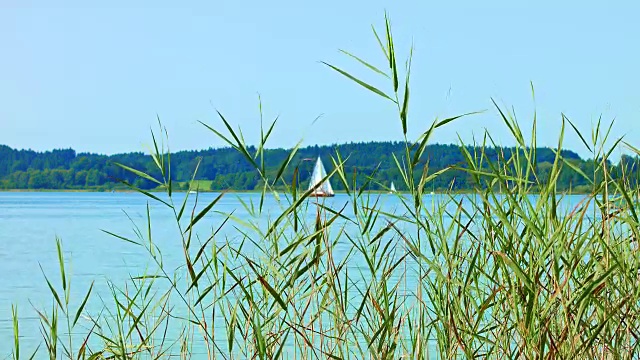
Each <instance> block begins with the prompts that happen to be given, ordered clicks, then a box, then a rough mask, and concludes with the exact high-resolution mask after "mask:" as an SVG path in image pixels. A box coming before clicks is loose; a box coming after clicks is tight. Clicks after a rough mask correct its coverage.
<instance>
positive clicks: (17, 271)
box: [0, 192, 581, 358]
mask: <svg viewBox="0 0 640 360" xmlns="http://www.w3.org/2000/svg"><path fill="white" fill-rule="evenodd" d="M217 195H218V194H214V193H206V194H200V195H199V197H198V205H197V209H196V211H195V213H197V212H198V211H199V209H202V208H203V207H204V206H205V205H206V204H208V203H209V202H211V201H212V200H213V199H214V198H215V197H216V196H217ZM184 196H185V194H176V195H175V198H176V202H178V204H179V203H180V202H181V200H182V198H183V197H184ZM436 197H438V195H436V196H435V197H433V198H434V199H435V198H436ZM163 198H166V197H164V196H163ZM380 198H381V203H380V204H379V205H381V206H382V207H383V209H384V210H385V211H389V212H395V211H397V209H398V208H399V207H400V201H399V198H398V197H397V196H395V195H382V196H381V197H380ZM430 198H431V197H430ZM259 199H260V195H259V194H255V193H252V194H227V195H225V196H224V197H223V198H222V199H221V200H220V201H219V202H218V203H217V204H216V206H215V207H214V211H216V213H214V212H211V213H210V214H209V215H207V216H206V217H204V218H203V219H202V220H201V221H200V222H199V223H198V225H197V227H196V233H197V234H200V235H202V236H205V237H206V236H208V234H211V232H212V229H213V230H215V229H216V228H217V227H218V226H219V225H220V223H221V222H222V221H223V220H224V218H225V216H224V215H223V213H231V212H233V215H234V216H235V217H236V218H237V219H239V220H240V221H251V222H253V223H255V224H256V225H257V226H258V227H261V228H262V229H266V225H267V219H269V218H270V219H271V221H273V220H274V219H275V218H276V217H277V215H279V214H280V212H281V210H282V207H283V206H286V202H284V200H283V199H282V198H280V200H278V199H276V198H275V197H274V196H273V195H269V196H267V197H266V199H265V203H264V205H263V207H264V211H263V215H262V216H259V217H254V216H252V215H251V206H252V205H251V204H253V206H255V207H257V206H258V204H259ZM580 199H581V198H580V197H576V198H574V199H573V200H572V201H571V203H573V204H575V203H577V202H578V201H579V200H580ZM325 201H327V205H329V206H331V207H333V208H338V209H339V208H342V206H343V205H345V204H346V205H347V207H346V208H345V214H346V215H347V216H351V214H352V207H351V205H350V204H349V198H348V197H347V196H346V195H343V194H338V195H337V196H336V197H334V198H331V199H326V200H325ZM243 203H244V204H245V205H247V206H248V208H249V209H247V208H246V207H245V206H244V205H243ZM148 204H149V211H150V214H151V224H152V229H153V230H152V237H153V241H154V243H155V244H157V246H158V247H159V248H160V249H161V250H162V254H163V262H164V264H165V268H168V269H174V268H175V267H177V266H179V265H181V264H183V259H184V258H183V252H182V244H181V241H180V236H179V232H178V230H177V228H176V226H175V221H174V218H173V216H174V214H173V213H172V212H171V211H170V209H168V208H166V207H164V206H162V205H160V204H158V203H157V202H153V201H151V202H149V199H148V198H147V197H145V196H144V195H141V194H137V193H11V192H0V274H2V277H0V344H1V345H0V358H3V357H4V356H6V355H8V354H9V352H10V346H9V345H8V344H12V343H13V332H12V322H11V305H12V304H14V305H17V306H18V312H19V318H20V335H21V346H22V351H21V352H22V354H28V353H30V350H31V351H32V350H33V349H35V347H36V346H38V345H39V344H40V343H41V341H42V336H41V335H40V323H39V320H38V317H37V314H36V312H35V311H34V308H37V309H39V310H45V311H46V310H49V309H51V306H52V296H51V293H50V291H49V289H48V286H47V284H46V282H45V279H44V275H43V272H44V273H45V274H47V276H48V277H49V280H50V281H51V282H52V284H53V285H54V286H55V287H56V288H57V289H59V290H58V291H60V292H61V294H60V295H61V296H62V290H61V285H60V284H61V280H60V276H59V273H60V272H59V263H58V258H57V252H56V243H55V239H56V237H58V238H60V239H61V240H62V245H63V249H64V257H65V262H66V267H67V271H68V274H67V277H68V278H70V279H71V290H70V294H71V296H70V299H71V301H70V307H71V309H72V312H73V314H75V309H76V307H77V306H78V305H79V303H80V302H81V300H82V298H83V296H84V294H85V292H86V291H87V289H88V288H89V286H90V284H91V282H92V281H94V282H95V285H94V292H93V296H92V299H91V300H90V302H89V305H88V306H87V308H86V312H87V313H91V312H98V311H99V310H100V309H101V308H102V303H101V301H100V298H99V296H103V297H106V298H108V297H109V287H108V280H110V281H112V282H113V283H114V284H115V285H116V286H118V287H122V286H123V285H124V284H125V283H126V282H127V279H129V277H130V276H137V275H140V274H143V273H145V272H148V271H153V269H155V268H156V267H155V266H154V264H153V261H151V259H150V257H149V254H148V253H147V252H146V251H145V249H144V248H142V247H139V246H135V245H133V244H130V243H127V242H124V241H121V240H118V239H115V238H114V237H113V236H111V235H108V234H106V233H105V232H103V231H102V230H107V231H109V232H112V233H116V234H119V235H123V236H128V237H132V238H135V233H134V231H133V229H134V227H135V226H138V227H139V228H140V230H141V232H142V233H143V235H144V236H146V232H147V227H146V222H147V205H148ZM194 204H195V196H193V195H192V196H190V200H189V202H188V205H187V207H186V209H187V211H188V213H187V215H190V214H191V209H192V208H193V206H194ZM453 206H454V208H455V204H453ZM452 210H454V209H452ZM314 214H315V210H314V209H313V208H311V207H310V208H309V213H308V214H307V215H308V216H309V217H311V218H312V217H313V216H314ZM219 237H224V238H225V241H229V242H231V243H233V242H239V241H241V240H242V239H241V238H240V235H239V234H238V232H237V231H235V230H234V229H233V227H231V226H229V224H228V226H226V227H225V228H223V230H222V231H221V232H220V236H219ZM349 248H350V245H349V244H348V243H345V244H340V245H339V246H337V248H336V254H335V256H336V257H338V258H339V257H340V256H342V255H344V254H340V251H347V249H349ZM246 251H250V249H247V250H246ZM359 265H362V264H357V263H354V264H352V265H351V264H350V266H354V267H357V266H359ZM40 267H42V271H41V269H40ZM149 269H151V270H149ZM62 325H63V324H61V328H64V326H62ZM79 325H80V326H81V329H86V328H87V327H89V326H90V325H91V323H90V322H89V321H88V320H86V319H84V318H83V319H81V320H80V321H79ZM65 326H66V324H65ZM82 332H83V330H80V331H78V333H79V334H81V333H82ZM39 354H40V356H39V357H37V358H40V357H44V352H43V351H40V353H39Z"/></svg>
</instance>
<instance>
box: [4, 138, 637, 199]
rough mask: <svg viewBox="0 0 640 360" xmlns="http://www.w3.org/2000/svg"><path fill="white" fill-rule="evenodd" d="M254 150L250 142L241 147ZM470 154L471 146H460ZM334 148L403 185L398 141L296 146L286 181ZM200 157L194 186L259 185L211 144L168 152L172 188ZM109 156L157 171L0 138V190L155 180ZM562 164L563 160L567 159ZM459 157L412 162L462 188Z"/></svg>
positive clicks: (571, 170) (439, 186) (354, 174)
mask: <svg viewBox="0 0 640 360" xmlns="http://www.w3.org/2000/svg"><path fill="white" fill-rule="evenodd" d="M248 150H249V153H255V151H256V149H255V148H251V147H249V148H248ZM467 150H468V151H469V152H470V153H473V152H474V151H477V150H478V148H474V147H471V146H467ZM336 151H337V152H339V153H340V154H341V156H342V158H343V159H344V158H347V160H346V162H345V170H346V171H348V172H349V175H350V178H349V181H353V180H354V179H355V184H356V187H359V186H361V185H362V184H366V183H367V181H366V180H367V178H369V177H370V178H372V179H374V181H372V182H369V184H368V187H369V189H371V190H382V189H384V188H385V187H388V186H389V185H390V183H391V182H394V183H395V185H396V188H397V189H398V190H400V191H402V190H403V184H404V181H403V179H402V178H401V175H400V172H399V171H398V169H397V164H396V162H395V160H394V158H393V157H394V155H395V157H396V158H397V159H398V161H399V162H400V163H402V162H403V159H404V158H405V156H404V154H405V145H404V143H402V142H366V143H348V144H340V145H325V146H317V145H315V146H308V147H304V148H300V149H298V151H297V152H296V154H295V156H294V157H293V159H292V161H291V162H290V165H289V166H288V167H287V169H286V171H285V172H284V177H283V178H284V179H285V181H289V182H290V181H291V179H292V176H293V171H294V168H295V167H298V168H299V174H300V175H299V179H300V184H301V186H307V183H308V179H309V177H310V175H311V171H312V168H313V165H314V161H315V159H316V157H318V156H320V157H321V158H322V160H323V163H324V165H325V167H326V169H327V171H328V172H330V171H331V169H332V168H333V162H332V157H335V154H336ZM484 151H485V154H486V157H487V158H486V163H485V164H483V165H482V166H485V167H486V166H492V164H493V166H495V164H497V163H499V162H500V159H504V158H509V157H510V154H511V152H512V151H514V149H513V148H508V147H503V148H489V149H486V148H485V149H484ZM289 153H290V150H288V149H268V150H265V151H264V161H265V167H266V169H267V178H269V175H271V176H272V177H275V175H276V173H277V171H278V169H279V168H280V166H281V164H282V163H283V162H284V161H285V160H286V158H287V156H288V155H289ZM561 155H562V158H563V168H562V171H561V173H560V178H559V179H558V182H557V186H558V188H559V189H558V190H561V191H568V190H571V191H573V192H586V191H589V189H590V187H589V182H588V180H587V179H585V176H582V175H581V174H580V173H579V171H581V172H582V173H583V174H586V175H587V177H590V176H597V173H594V170H593V169H594V162H593V160H590V159H586V160H585V159H581V158H580V156H578V154H576V153H575V152H572V151H569V150H562V151H561ZM555 157H556V154H555V152H554V151H553V150H552V149H550V148H538V149H537V151H536V162H535V163H536V164H537V166H538V169H537V170H538V173H539V174H543V176H544V174H545V171H550V169H551V167H552V166H553V162H554V159H555ZM198 162H200V166H199V168H198V172H197V174H196V177H195V179H196V180H206V181H199V182H197V184H207V188H204V189H203V188H200V189H199V190H202V191H207V190H235V191H247V190H256V189H259V188H260V187H261V186H262V185H263V184H262V183H261V181H260V176H259V175H258V173H257V171H256V170H255V169H254V168H252V166H251V164H250V163H249V162H248V161H247V160H246V159H245V158H244V157H243V156H242V155H241V154H240V153H239V152H238V151H236V150H234V149H232V148H216V149H214V148H210V149H207V150H199V151H179V152H176V153H172V154H171V178H172V180H173V181H175V182H177V183H178V185H179V188H180V189H182V190H187V189H188V188H189V181H190V180H191V178H192V176H193V172H194V170H195V169H196V166H197V164H198ZM116 163H120V164H124V165H126V166H129V167H132V168H134V169H138V170H140V171H143V172H146V173H148V174H150V175H152V176H155V175H158V176H159V174H157V172H158V170H157V167H156V166H155V164H154V162H153V159H152V158H151V156H149V155H146V154H144V153H141V152H132V153H126V154H116V155H110V156H107V155H100V154H92V153H76V152H75V151H74V150H72V149H57V150H52V151H46V152H36V151H33V150H17V149H12V148H10V147H8V146H5V145H0V189H5V190H8V189H52V190H56V189H58V190H60V189H68V190H74V189H75V190H96V191H106V190H111V189H119V188H123V189H124V188H125V187H126V186H125V185H124V184H123V182H127V183H130V184H133V185H134V186H136V187H139V188H141V189H147V190H150V189H154V188H155V187H156V186H157V184H154V183H153V182H151V181H148V180H145V179H143V178H140V177H136V175H135V174H132V173H131V172H129V171H126V170H124V169H122V168H121V167H119V166H117V165H116ZM567 163H569V164H568V165H570V166H567ZM465 164H466V161H465V159H464V155H463V152H462V151H461V148H460V146H458V145H443V144H434V145H428V146H427V149H426V151H425V152H424V155H423V159H421V161H420V163H419V164H418V166H420V167H424V166H428V171H429V172H430V173H433V172H436V171H438V170H441V169H444V168H447V167H453V168H452V169H449V170H448V171H446V172H444V173H443V174H442V175H440V176H438V177H436V178H435V179H434V180H433V181H432V182H431V183H429V184H427V187H428V188H429V189H432V190H433V191H438V190H444V189H452V190H454V191H465V190H471V189H472V185H471V184H472V183H473V181H472V179H471V178H470V175H469V173H468V172H465V171H463V170H459V169H456V168H455V167H456V166H457V167H465V166H466V165H465ZM637 164H638V159H637V158H632V157H630V156H627V155H623V156H622V158H621V159H620V161H619V162H618V163H615V164H613V163H610V164H609V166H610V169H611V173H612V174H614V175H613V176H615V174H622V172H623V171H624V172H625V173H626V178H627V179H636V178H637V176H636V174H637V167H638V166H637ZM332 185H333V188H334V189H335V190H338V191H339V190H341V189H343V188H344V186H343V184H342V183H341V182H340V181H337V179H336V180H333V181H332Z"/></svg>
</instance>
